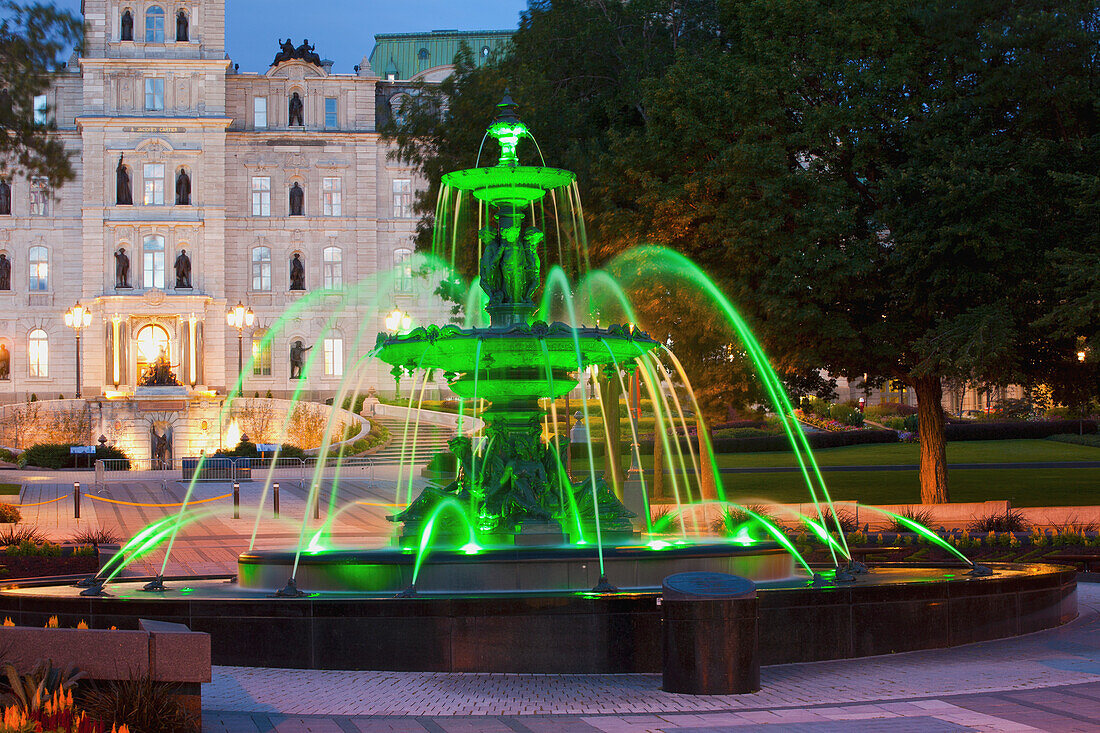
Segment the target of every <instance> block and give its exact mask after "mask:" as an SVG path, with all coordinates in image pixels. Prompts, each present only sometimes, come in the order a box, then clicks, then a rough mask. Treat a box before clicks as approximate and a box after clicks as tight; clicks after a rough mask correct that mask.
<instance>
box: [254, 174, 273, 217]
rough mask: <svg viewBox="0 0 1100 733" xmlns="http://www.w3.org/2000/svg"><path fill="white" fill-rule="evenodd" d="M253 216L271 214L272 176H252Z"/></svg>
mask: <svg viewBox="0 0 1100 733" xmlns="http://www.w3.org/2000/svg"><path fill="white" fill-rule="evenodd" d="M252 216H271V178H270V177H268V176H253V177H252Z"/></svg>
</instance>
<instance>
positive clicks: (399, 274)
mask: <svg viewBox="0 0 1100 733" xmlns="http://www.w3.org/2000/svg"><path fill="white" fill-rule="evenodd" d="M393 269H394V278H393V289H394V290H396V291H397V292H399V293H411V292H412V289H413V273H412V250H411V249H395V250H394V251H393Z"/></svg>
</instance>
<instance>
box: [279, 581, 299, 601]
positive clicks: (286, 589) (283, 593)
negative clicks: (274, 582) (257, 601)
mask: <svg viewBox="0 0 1100 733" xmlns="http://www.w3.org/2000/svg"><path fill="white" fill-rule="evenodd" d="M305 594H306V592H305V591H303V590H298V584H297V583H296V582H295V581H294V578H290V579H289V580H287V581H286V585H285V586H283V587H282V588H281V589H279V590H277V591H275V597H276V598H301V597H302V596H304V595H305Z"/></svg>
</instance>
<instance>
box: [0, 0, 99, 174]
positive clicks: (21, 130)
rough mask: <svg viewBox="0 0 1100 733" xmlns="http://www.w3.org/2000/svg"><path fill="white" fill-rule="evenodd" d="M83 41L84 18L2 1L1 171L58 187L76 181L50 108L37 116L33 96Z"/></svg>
mask: <svg viewBox="0 0 1100 733" xmlns="http://www.w3.org/2000/svg"><path fill="white" fill-rule="evenodd" d="M82 39H83V25H82V24H81V22H80V20H79V19H78V18H77V17H76V16H74V15H72V14H71V13H69V12H66V11H64V10H61V9H59V8H58V7H56V6H55V5H53V4H47V3H29V4H22V3H18V2H13V1H11V0H7V1H5V2H2V3H0V172H3V173H7V172H8V171H9V170H12V169H15V170H17V171H18V172H20V173H22V174H23V175H26V176H28V177H30V176H46V177H48V178H49V179H50V182H51V184H52V185H54V186H59V185H61V184H63V183H65V182H67V181H70V180H72V179H73V176H74V173H73V168H72V165H71V163H70V161H69V154H68V152H67V151H66V150H65V146H64V144H63V143H62V142H61V140H59V139H58V138H57V137H56V136H55V135H54V134H53V132H54V130H56V129H57V126H56V124H55V123H54V120H53V115H52V113H51V110H50V109H49V108H48V107H46V108H41V109H40V110H38V114H37V115H36V110H35V97H38V96H39V95H42V94H45V93H46V91H47V90H48V89H49V88H50V84H51V82H52V81H53V73H54V72H55V71H56V70H57V69H58V68H59V67H60V64H61V63H62V58H61V54H62V53H64V52H66V51H67V50H68V49H70V48H73V47H74V46H75V47H79V45H80V43H81V41H82Z"/></svg>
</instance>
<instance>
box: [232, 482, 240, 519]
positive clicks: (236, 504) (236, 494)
mask: <svg viewBox="0 0 1100 733" xmlns="http://www.w3.org/2000/svg"><path fill="white" fill-rule="evenodd" d="M233 518H234V519H240V518H241V485H240V484H239V483H237V482H236V481H234V482H233Z"/></svg>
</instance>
